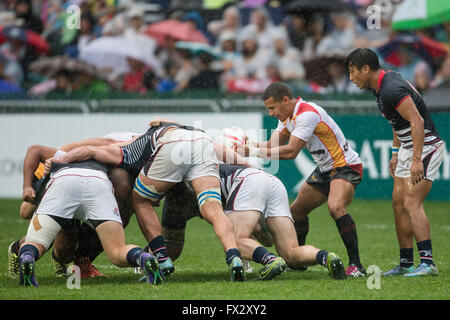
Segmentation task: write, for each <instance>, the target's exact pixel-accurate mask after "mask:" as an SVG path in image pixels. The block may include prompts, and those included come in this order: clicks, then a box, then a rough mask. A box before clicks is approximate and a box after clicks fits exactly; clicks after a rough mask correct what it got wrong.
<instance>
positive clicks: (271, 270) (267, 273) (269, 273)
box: [258, 257, 287, 280]
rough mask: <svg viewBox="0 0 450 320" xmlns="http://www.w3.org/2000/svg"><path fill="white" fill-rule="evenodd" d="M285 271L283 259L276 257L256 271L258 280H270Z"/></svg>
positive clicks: (285, 266)
mask: <svg viewBox="0 0 450 320" xmlns="http://www.w3.org/2000/svg"><path fill="white" fill-rule="evenodd" d="M286 269H287V264H286V262H284V260H283V258H281V257H277V258H275V259H273V260H272V261H271V262H269V263H268V264H266V265H265V266H264V267H263V268H261V269H260V270H259V271H258V280H271V279H273V278H275V277H276V276H278V275H280V274H282V273H283V272H284V271H286Z"/></svg>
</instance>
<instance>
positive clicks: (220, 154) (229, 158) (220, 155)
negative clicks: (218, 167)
mask: <svg viewBox="0 0 450 320" xmlns="http://www.w3.org/2000/svg"><path fill="white" fill-rule="evenodd" d="M214 151H215V152H216V156H217V159H218V160H219V161H222V162H225V163H227V164H236V165H241V166H247V167H251V166H252V165H251V164H249V163H248V162H247V161H245V158H243V157H242V156H241V155H240V154H238V153H237V152H235V151H234V150H232V149H231V148H229V147H227V146H226V145H224V144H222V143H220V142H214Z"/></svg>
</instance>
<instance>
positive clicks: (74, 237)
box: [8, 132, 140, 278]
mask: <svg viewBox="0 0 450 320" xmlns="http://www.w3.org/2000/svg"><path fill="white" fill-rule="evenodd" d="M139 135H140V134H139V133H133V132H112V133H109V134H107V135H105V136H103V137H101V138H90V139H86V140H82V141H79V142H74V143H69V144H66V145H63V146H60V147H58V148H53V147H48V146H43V145H33V146H30V147H29V148H28V150H27V153H26V155H25V159H24V165H23V202H22V204H21V207H20V216H21V218H23V219H25V220H30V219H31V218H32V216H33V214H34V212H35V210H36V207H37V205H38V204H39V202H40V198H41V197H42V194H43V193H44V192H45V190H44V188H41V187H40V185H41V184H42V183H43V182H46V181H43V180H44V179H43V176H44V165H43V162H45V160H46V159H48V158H51V157H59V156H61V155H63V154H65V153H66V151H70V150H72V149H74V148H77V147H79V146H82V145H91V146H99V145H110V144H117V143H119V144H120V143H121V142H127V141H129V140H133V139H134V138H136V137H137V136H139ZM122 171H125V170H123V169H120V168H114V169H112V170H109V172H108V178H109V180H111V182H112V184H113V186H114V191H115V197H116V199H117V203H118V204H119V211H120V216H121V220H122V223H123V227H124V228H125V227H126V226H127V225H128V222H129V220H130V217H131V215H132V210H131V205H130V201H127V198H128V197H129V193H130V192H128V191H127V190H128V189H130V190H131V184H130V183H129V182H128V180H129V178H128V176H127V175H126V172H125V175H124V174H123V172H122ZM124 176H125V179H124ZM44 185H45V183H44ZM128 185H129V186H128ZM38 190H41V192H40V193H41V194H39V195H38V194H37V193H38ZM24 239H25V237H23V238H21V239H19V240H17V241H14V242H13V243H11V244H10V246H9V247H8V275H9V277H11V278H15V277H17V275H18V274H19V262H18V253H19V247H20V245H21V244H22V243H23V241H24ZM77 243H78V244H77ZM102 251H103V248H102V246H101V243H100V241H99V239H98V236H97V234H96V233H95V230H94V229H92V228H91V227H88V226H87V225H86V224H76V225H74V228H73V229H71V230H68V229H66V230H61V231H60V232H59V233H58V235H57V237H56V239H55V241H54V249H53V251H52V260H53V264H54V268H55V275H56V276H61V275H64V274H65V273H66V269H67V265H66V264H67V263H68V262H70V261H74V264H76V265H78V266H79V267H80V271H81V278H94V277H98V276H104V275H103V274H102V273H101V272H99V271H98V270H97V268H96V267H95V266H94V265H92V264H91V262H92V261H93V260H94V259H95V258H96V257H97V255H98V254H100V253H101V252H102Z"/></svg>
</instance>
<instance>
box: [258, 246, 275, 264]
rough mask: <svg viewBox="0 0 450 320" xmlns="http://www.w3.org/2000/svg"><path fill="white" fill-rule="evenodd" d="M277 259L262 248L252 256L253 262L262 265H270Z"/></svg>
mask: <svg viewBox="0 0 450 320" xmlns="http://www.w3.org/2000/svg"><path fill="white" fill-rule="evenodd" d="M276 257H277V256H276V255H274V254H273V253H272V252H270V251H268V250H267V249H266V248H264V247H262V246H260V247H257V248H256V249H255V251H253V255H252V258H253V261H255V262H256V263H260V264H262V265H266V264H268V263H270V262H271V261H272V260H273V259H276Z"/></svg>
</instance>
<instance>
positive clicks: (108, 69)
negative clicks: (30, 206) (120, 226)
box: [0, 0, 450, 200]
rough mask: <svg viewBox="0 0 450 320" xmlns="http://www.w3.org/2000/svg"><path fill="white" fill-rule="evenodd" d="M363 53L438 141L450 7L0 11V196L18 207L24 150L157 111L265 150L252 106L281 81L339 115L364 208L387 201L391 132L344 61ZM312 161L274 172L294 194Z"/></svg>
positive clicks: (5, 4)
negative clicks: (244, 134) (234, 131)
mask: <svg viewBox="0 0 450 320" xmlns="http://www.w3.org/2000/svg"><path fill="white" fill-rule="evenodd" d="M358 47H370V48H372V49H374V50H375V51H376V52H377V53H378V55H379V57H380V60H381V62H382V67H383V68H384V69H389V70H396V71H399V72H400V73H401V74H402V75H403V76H404V77H405V78H406V79H407V80H408V81H410V82H411V83H412V84H413V85H414V86H415V87H416V88H417V89H418V90H419V91H420V92H421V94H422V95H423V97H424V99H425V101H426V103H427V105H428V107H429V109H430V110H431V111H432V112H433V119H434V120H435V121H436V125H437V127H438V130H440V133H441V136H442V137H443V139H444V140H445V138H446V136H448V134H450V128H447V127H448V123H450V122H449V121H450V117H449V115H450V113H449V111H450V55H449V54H448V52H449V50H450V1H448V0H446V1H442V0H403V1H402V0H313V1H307V0H292V1H279V0H242V1H236V0H234V1H233V0H189V1H182V0H98V1H92V0H1V2H0V113H1V115H0V125H1V129H0V130H1V131H0V134H1V136H2V137H11V139H3V138H2V140H3V141H2V143H1V144H0V150H2V155H0V177H2V179H6V180H5V182H9V183H11V184H13V185H14V186H13V187H11V184H9V185H8V183H6V184H2V185H3V187H2V188H3V189H0V196H17V195H20V181H21V177H20V174H21V161H23V155H24V154H25V151H26V148H27V147H28V146H29V145H30V144H33V143H40V144H49V145H58V144H64V143H67V142H69V141H72V140H76V139H79V140H81V139H84V138H86V137H87V136H98V135H102V134H106V133H108V132H111V131H126V130H129V131H136V130H138V129H142V130H141V131H143V127H144V123H147V121H148V120H149V119H151V118H152V117H153V116H154V115H152V113H154V114H158V115H161V114H168V115H167V116H168V117H171V118H174V119H176V120H177V119H178V120H180V121H184V122H190V123H191V124H194V122H195V121H203V125H204V126H205V127H206V129H208V128H217V129H221V128H223V127H224V126H226V125H228V126H232V125H234V126H240V127H242V128H243V129H247V130H251V129H261V130H266V132H262V133H259V134H258V135H259V136H258V137H259V138H265V136H268V135H270V130H272V129H273V128H275V126H276V121H275V122H274V119H271V118H270V117H268V116H267V115H266V114H265V109H264V105H263V103H262V100H261V94H262V92H263V91H264V89H265V88H266V87H267V85H268V84H269V83H270V82H272V81H276V80H280V81H284V82H286V83H287V84H288V85H289V86H290V87H291V88H292V90H293V92H294V94H295V95H297V96H301V97H302V98H303V99H305V100H312V101H314V102H316V103H317V104H319V105H321V106H323V107H324V108H325V109H326V110H327V111H328V112H330V113H331V114H332V115H334V116H335V119H336V121H337V122H338V124H339V125H340V126H341V128H342V129H343V131H344V133H345V134H346V136H347V138H349V140H350V142H351V143H352V144H353V146H354V147H355V149H356V150H357V151H358V152H359V153H360V155H361V157H362V158H363V162H364V166H365V178H366V179H365V182H363V184H362V185H361V188H360V189H362V191H360V193H359V196H360V197H363V198H389V196H390V189H391V183H392V181H391V179H390V177H389V174H388V171H387V163H388V161H389V155H390V149H389V148H390V143H391V142H390V140H391V139H392V132H391V130H390V127H389V124H388V123H387V122H386V121H385V120H384V119H382V118H381V117H380V116H379V115H378V110H377V108H376V105H375V99H374V97H373V94H372V93H371V92H367V91H362V90H359V89H358V88H357V87H356V86H355V85H354V84H353V83H351V82H350V81H349V79H348V75H347V73H346V69H345V65H344V63H343V61H344V59H345V57H346V55H347V54H348V53H350V52H351V51H352V50H353V49H355V48H358ZM142 115H144V116H142ZM138 119H142V120H138ZM204 119H208V120H204ZM139 121H140V122H139ZM56 123H58V126H57V127H55V125H56ZM70 127H75V129H74V130H72V131H70V130H71V129H69V128H70ZM37 128H38V129H37ZM133 129H134V130H133ZM108 130H109V131H108ZM64 132H66V133H64ZM311 161H312V160H311V158H309V157H308V156H307V155H302V156H301V157H299V158H298V159H297V160H295V161H289V162H286V163H284V164H283V165H280V166H277V170H276V174H277V175H278V176H279V177H280V178H282V180H283V182H284V183H285V184H286V186H287V187H288V189H289V190H288V191H289V192H290V194H291V195H293V194H295V191H296V188H298V182H299V180H301V179H302V177H305V176H307V175H308V172H310V171H311V168H312V166H313V163H312V162H311ZM262 165H263V166H266V167H268V166H271V164H262ZM272 165H273V164H272ZM16 180H17V181H16ZM364 183H365V184H364ZM436 184H437V187H435V188H434V189H433V194H432V195H431V198H433V197H434V198H436V199H444V200H447V199H449V194H450V193H449V192H450V154H448V152H447V151H446V155H445V159H444V164H443V165H442V168H441V176H440V178H439V179H438V180H437V183H436ZM436 189H437V190H436Z"/></svg>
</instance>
